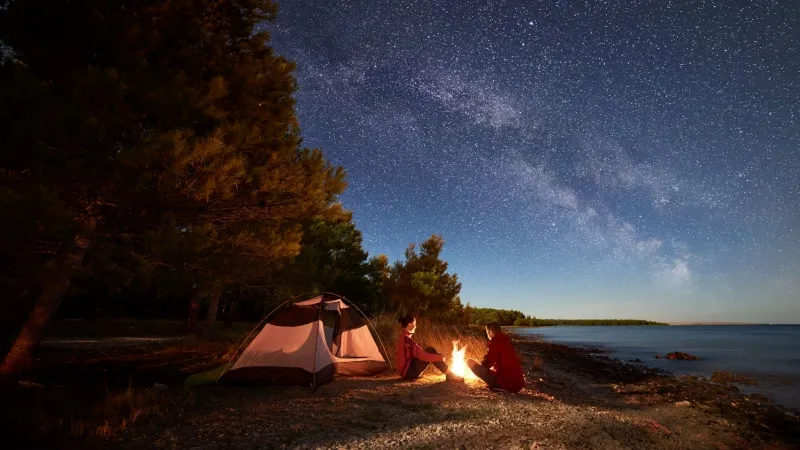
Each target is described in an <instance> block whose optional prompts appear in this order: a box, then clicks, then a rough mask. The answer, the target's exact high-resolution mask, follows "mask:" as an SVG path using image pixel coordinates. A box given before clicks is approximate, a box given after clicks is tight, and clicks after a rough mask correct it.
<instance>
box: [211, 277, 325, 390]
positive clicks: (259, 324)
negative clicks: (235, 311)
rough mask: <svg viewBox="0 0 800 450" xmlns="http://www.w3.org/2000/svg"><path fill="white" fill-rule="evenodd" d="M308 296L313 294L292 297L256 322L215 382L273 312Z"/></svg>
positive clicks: (306, 293)
mask: <svg viewBox="0 0 800 450" xmlns="http://www.w3.org/2000/svg"><path fill="white" fill-rule="evenodd" d="M308 294H313V292H305V293H303V294H300V295H295V296H294V297H292V298H290V299H289V300H286V301H285V302H283V303H281V304H280V305H278V307H277V308H275V309H273V310H272V311H270V312H269V314H267V315H266V316H264V318H263V319H261V321H260V322H258V323H257V324H256V326H254V327H253V329H252V330H250V334H248V335H247V337H246V338H244V340H243V341H242V343H241V344H240V345H239V348H237V349H236V352H235V353H234V354H233V356H231V359H230V361H228V363H227V364H225V369H223V370H222V373H220V374H219V377H217V381H216V382H219V380H220V379H222V376H223V375H225V372H227V371H228V367H230V365H231V363H233V361H234V360H235V359H236V355H237V354H238V353H239V350H241V349H242V347H243V346H244V343H245V342H247V340H248V339H250V336H252V335H253V333H255V331H256V330H257V329H258V327H260V326H261V325H263V324H264V322H266V321H267V319H269V316H271V315H272V314H273V313H274V312H275V311H277V310H279V309H280V308H282V307H283V305H285V304H287V303H289V302H291V301H294V300H295V299H296V298H297V297H300V296H301V295H308Z"/></svg>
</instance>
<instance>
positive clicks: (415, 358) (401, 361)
mask: <svg viewBox="0 0 800 450" xmlns="http://www.w3.org/2000/svg"><path fill="white" fill-rule="evenodd" d="M397 323H399V324H400V326H401V327H402V330H401V332H400V336H399V337H398V338H397V346H396V348H395V361H396V364H397V372H398V373H399V374H400V378H401V379H403V380H416V379H417V378H419V377H420V375H422V372H424V371H425V369H427V368H428V366H430V365H431V364H433V365H434V366H436V368H437V369H439V370H440V371H441V372H442V373H443V374H445V376H446V378H445V379H446V380H447V381H464V379H463V378H461V377H459V376H457V375H456V374H454V373H452V372H450V368H449V367H447V364H446V363H445V362H444V357H443V356H442V355H440V354H439V352H437V351H436V349H435V348H433V347H428V348H426V349H425V350H423V349H422V347H420V346H419V344H417V343H416V342H414V337H413V336H414V332H415V331H416V330H417V317H416V316H415V315H414V314H407V315H405V316H403V317H401V318H399V319H397Z"/></svg>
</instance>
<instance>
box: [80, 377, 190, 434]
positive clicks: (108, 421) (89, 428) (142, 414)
mask: <svg viewBox="0 0 800 450" xmlns="http://www.w3.org/2000/svg"><path fill="white" fill-rule="evenodd" d="M192 400H193V396H192V394H191V393H190V392H188V391H182V392H181V393H180V394H178V395H174V394H171V393H170V392H169V391H168V390H167V389H165V388H161V389H159V388H133V387H128V388H127V389H125V390H124V391H122V392H118V393H110V394H109V395H108V396H107V397H106V399H105V400H104V401H103V402H102V403H100V404H99V405H97V406H95V407H94V409H93V411H92V413H91V414H90V416H89V417H88V418H86V419H82V418H77V417H73V418H72V420H71V423H70V433H69V434H70V435H72V436H74V437H110V436H112V435H114V434H116V433H119V432H123V431H129V430H130V429H131V428H133V426H134V425H136V423H137V422H141V421H142V420H144V419H147V418H151V417H154V416H158V415H160V414H165V413H167V412H168V411H170V410H171V409H172V408H175V407H179V406H181V405H185V404H189V403H191V402H192Z"/></svg>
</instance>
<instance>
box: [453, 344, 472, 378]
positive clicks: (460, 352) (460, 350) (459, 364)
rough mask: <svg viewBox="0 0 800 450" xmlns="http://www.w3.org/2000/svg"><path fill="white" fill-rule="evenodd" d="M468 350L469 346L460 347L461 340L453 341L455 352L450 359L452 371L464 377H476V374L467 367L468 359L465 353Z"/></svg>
mask: <svg viewBox="0 0 800 450" xmlns="http://www.w3.org/2000/svg"><path fill="white" fill-rule="evenodd" d="M466 352H467V346H466V345H465V346H463V347H460V346H459V341H453V353H452V359H451V361H450V371H451V372H453V373H454V374H456V375H458V376H460V377H463V378H465V379H466V378H470V379H471V378H475V374H474V373H472V371H471V370H470V369H469V367H467V360H466V359H464V354H465V353H466Z"/></svg>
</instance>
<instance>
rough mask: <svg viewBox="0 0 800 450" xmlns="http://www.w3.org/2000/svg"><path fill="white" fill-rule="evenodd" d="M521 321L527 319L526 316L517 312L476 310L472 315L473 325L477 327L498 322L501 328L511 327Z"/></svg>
mask: <svg viewBox="0 0 800 450" xmlns="http://www.w3.org/2000/svg"><path fill="white" fill-rule="evenodd" d="M520 319H525V314H523V313H521V312H519V311H515V310H514V311H512V310H506V309H494V308H475V309H474V310H473V313H472V323H474V324H476V325H486V324H488V323H491V322H497V323H499V324H500V325H501V326H510V325H513V324H514V322H515V321H517V320H520Z"/></svg>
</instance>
